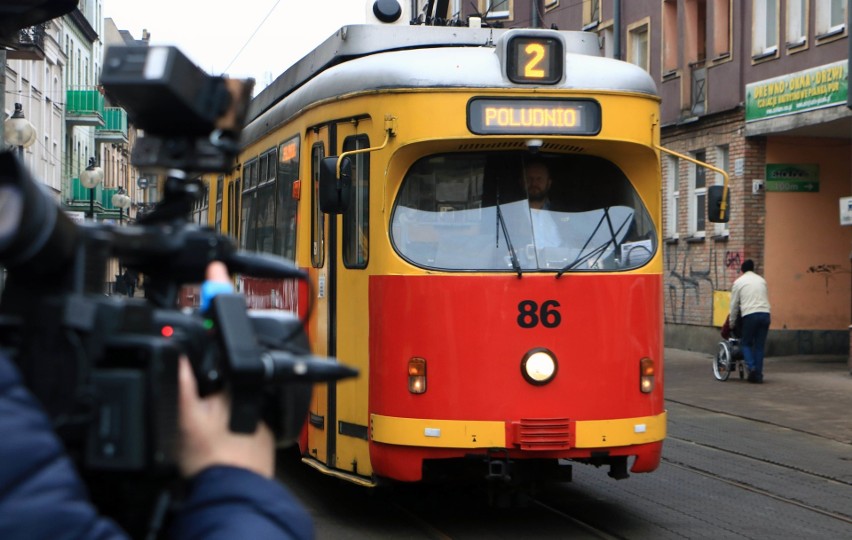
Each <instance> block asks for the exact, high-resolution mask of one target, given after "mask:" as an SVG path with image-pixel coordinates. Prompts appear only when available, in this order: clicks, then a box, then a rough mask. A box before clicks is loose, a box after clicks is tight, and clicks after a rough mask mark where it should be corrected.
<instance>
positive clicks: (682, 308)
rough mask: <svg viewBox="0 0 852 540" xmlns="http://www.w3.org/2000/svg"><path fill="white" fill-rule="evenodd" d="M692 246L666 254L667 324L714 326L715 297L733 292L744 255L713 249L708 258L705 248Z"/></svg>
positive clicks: (674, 248)
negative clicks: (723, 292)
mask: <svg viewBox="0 0 852 540" xmlns="http://www.w3.org/2000/svg"><path fill="white" fill-rule="evenodd" d="M690 246H691V244H689V243H686V244H685V245H680V244H677V245H671V246H669V248H668V249H667V250H666V276H665V280H666V284H665V287H666V293H667V296H668V298H667V303H668V306H667V309H666V322H672V323H694V324H707V325H714V324H715V323H716V321H715V318H716V317H714V305H713V304H714V298H715V297H716V294H715V293H716V291H727V290H729V289H730V286H731V283H732V282H733V280H734V277H735V276H736V275H737V274H738V273H739V271H740V265H741V264H742V261H743V254H742V252H740V251H730V250H719V249H716V248H715V247H711V249H710V251H709V256H708V255H707V252H706V251H705V249H703V248H704V246H703V245H701V246H699V247H698V248H696V249H695V250H692V249H690ZM717 326H718V325H717Z"/></svg>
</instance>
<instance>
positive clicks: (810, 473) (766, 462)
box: [662, 435, 852, 487]
mask: <svg viewBox="0 0 852 540" xmlns="http://www.w3.org/2000/svg"><path fill="white" fill-rule="evenodd" d="M666 439H667V440H670V441H679V442H682V443H685V444H692V445H695V446H700V447H702V448H706V449H709V450H715V451H717V452H723V453H725V454H728V455H731V456H737V457H741V458H743V459H746V460H750V461H754V462H757V463H761V464H764V465H773V466H775V467H780V468H782V469H786V470H789V471H795V472H797V473H799V474H804V475H807V476H810V477H813V478H818V479H820V480H827V481H830V482H836V483H838V484H842V485H845V486H849V487H852V482H849V481H846V480H843V479H842V478H837V477H836V476H832V475H828V474H822V473H818V472H814V471H811V470H808V469H805V468H802V467H798V466H796V465H790V464H787V463H781V462H779V461H775V460H771V459H766V458H761V457H755V456H750V455H748V454H746V453H744V452H738V451H736V450H731V449H728V448H722V447H720V446H717V445H713V444H707V443H702V442H699V441H696V440H693V439H685V438H682V437H675V436H672V435H668V436H667V437H666ZM662 461H664V462H666V463H671V464H673V465H677V464H678V463H677V462H675V461H672V460H669V459H667V458H666V457H663V459H662Z"/></svg>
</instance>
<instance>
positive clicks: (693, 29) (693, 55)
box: [683, 0, 707, 64]
mask: <svg viewBox="0 0 852 540" xmlns="http://www.w3.org/2000/svg"><path fill="white" fill-rule="evenodd" d="M684 9H685V10H686V12H685V14H684V15H685V17H684V18H685V19H686V21H685V22H686V25H685V28H684V36H683V40H684V53H685V55H686V58H685V60H686V63H687V64H694V63H696V62H704V60H705V59H706V58H707V46H706V43H707V3H706V2H705V1H704V0H686V3H685V4H684Z"/></svg>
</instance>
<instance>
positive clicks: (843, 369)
mask: <svg viewBox="0 0 852 540" xmlns="http://www.w3.org/2000/svg"><path fill="white" fill-rule="evenodd" d="M714 353H715V351H708V352H707V353H698V352H692V351H684V350H680V349H666V350H665V354H666V357H665V362H666V363H665V385H666V390H665V392H666V399H667V400H672V401H676V402H679V403H685V404H689V405H693V406H696V407H701V408H705V409H709V410H713V411H719V412H725V413H729V414H736V415H739V416H745V417H748V418H751V419H754V420H759V421H763V422H769V423H771V424H775V425H779V426H786V427H789V428H791V429H796V430H800V431H804V432H808V433H813V434H815V435H820V436H822V437H827V438H829V439H833V440H836V441H840V442H844V443H847V444H852V375H850V374H849V367H848V365H847V361H848V358H847V357H846V356H822V355H813V356H778V357H770V358H766V359H765V360H764V367H763V374H764V383H763V384H749V383H747V382H746V381H745V380H740V378H739V374H736V373H732V374H731V377H730V378H729V379H728V380H727V381H725V382H721V381H718V380H716V378H715V377H714V376H713V354H714Z"/></svg>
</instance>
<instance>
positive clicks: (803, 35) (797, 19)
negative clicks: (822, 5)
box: [787, 0, 808, 49]
mask: <svg viewBox="0 0 852 540" xmlns="http://www.w3.org/2000/svg"><path fill="white" fill-rule="evenodd" d="M807 40H808V2H807V0H787V47H788V48H791V49H792V48H796V47H801V46H802V45H804V44H805V43H807Z"/></svg>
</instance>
